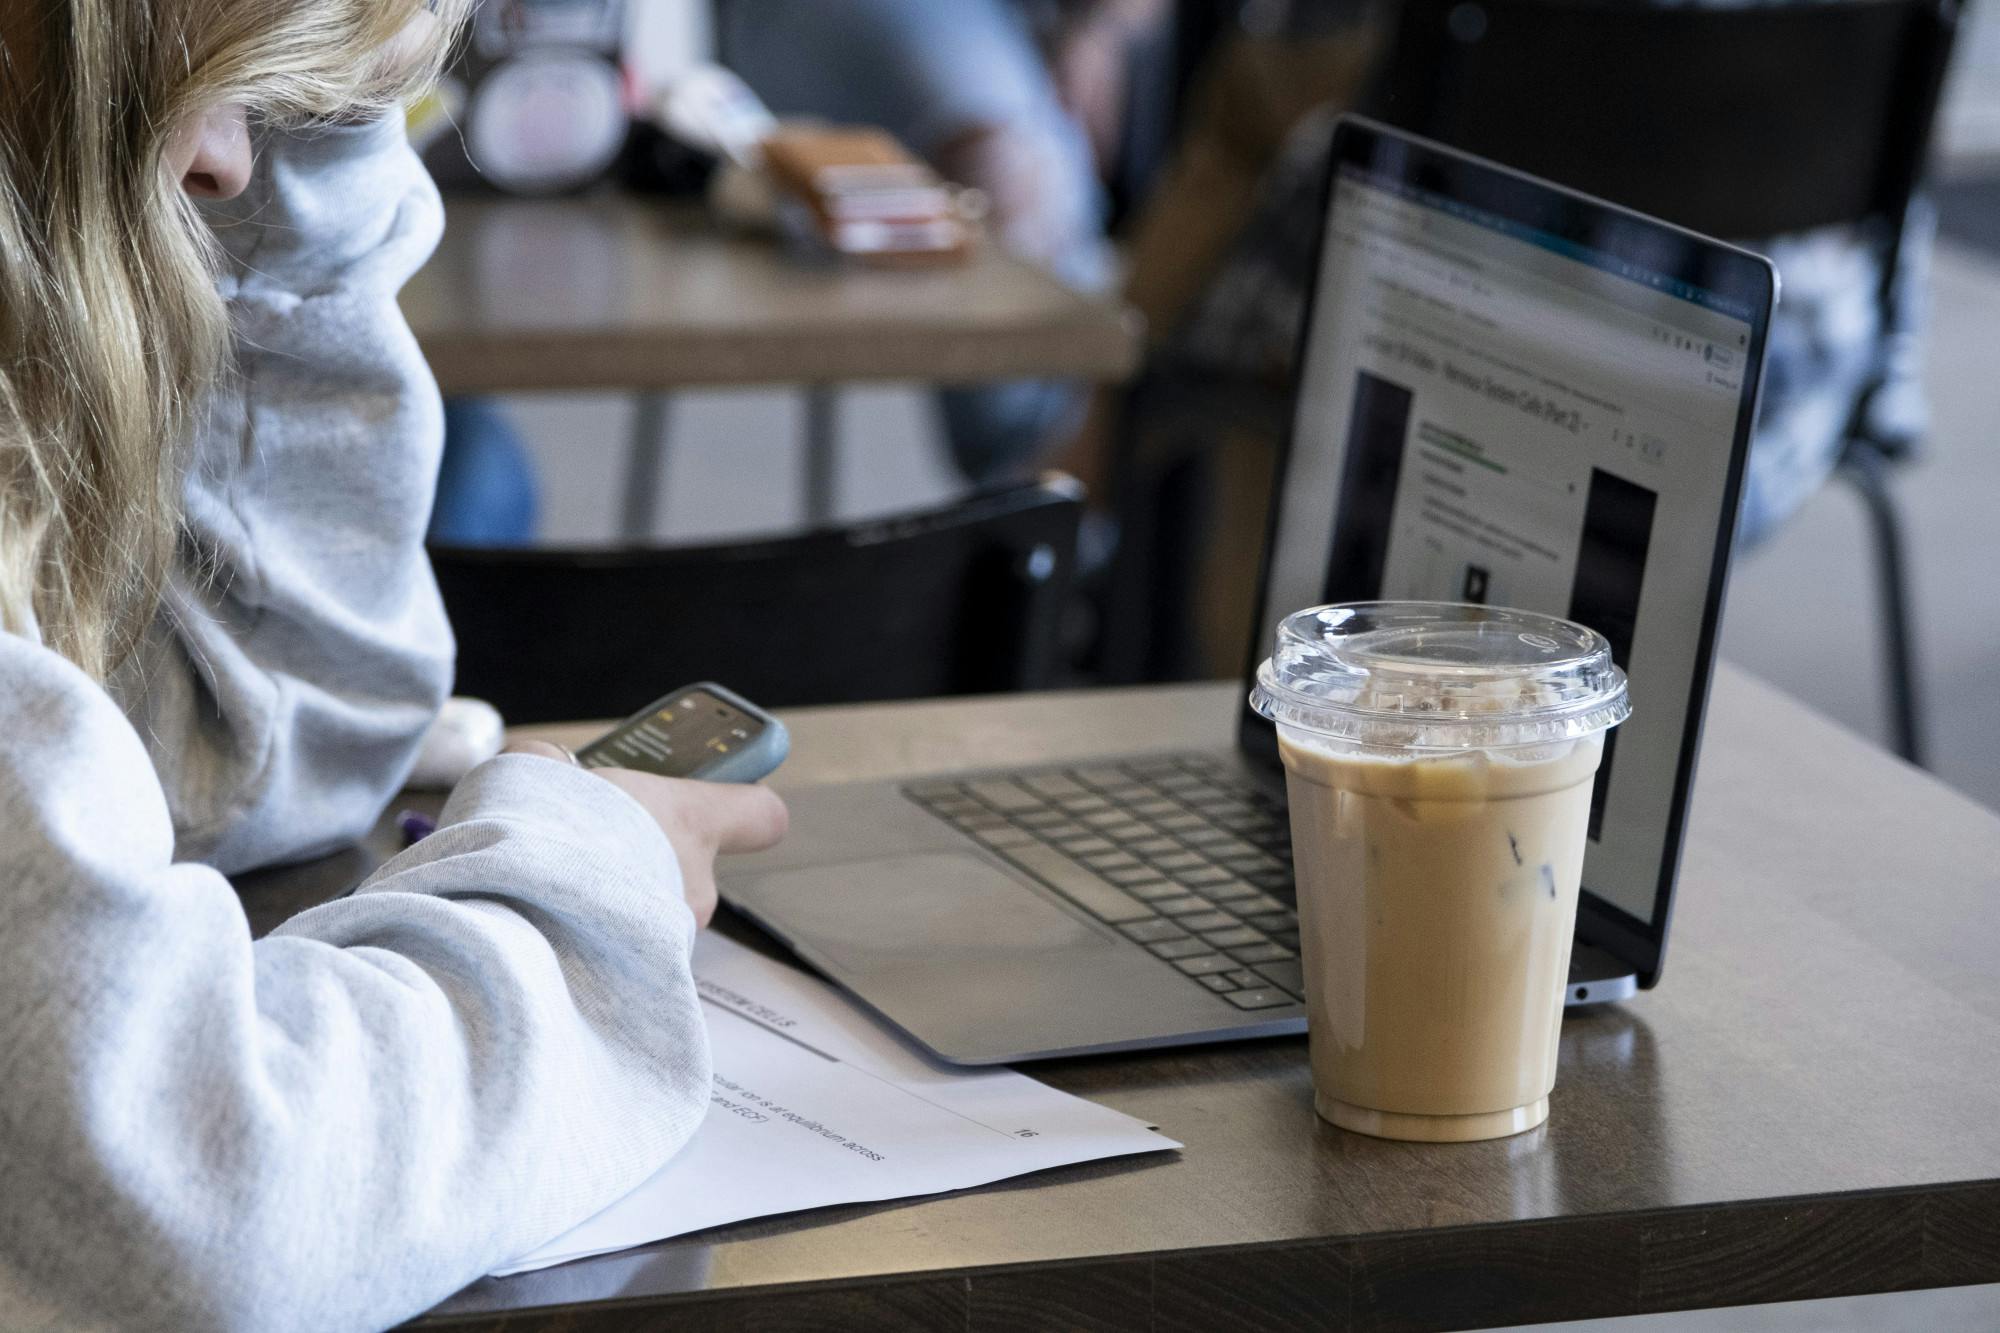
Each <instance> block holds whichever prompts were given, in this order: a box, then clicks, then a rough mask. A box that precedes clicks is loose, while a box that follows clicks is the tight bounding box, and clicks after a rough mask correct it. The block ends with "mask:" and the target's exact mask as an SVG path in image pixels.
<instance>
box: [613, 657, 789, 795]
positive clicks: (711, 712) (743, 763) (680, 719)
mask: <svg viewBox="0 0 2000 1333" xmlns="http://www.w3.org/2000/svg"><path fill="white" fill-rule="evenodd" d="M791 743H792V742H791V737H790V736H789V735H787V734H786V732H785V724H784V723H782V722H780V721H778V719H777V718H775V717H772V716H771V715H770V714H769V713H767V712H765V711H764V710H763V709H761V708H759V707H758V706H757V705H756V704H753V703H751V702H750V701H749V700H748V699H745V698H744V697H743V696H742V695H740V694H735V693H732V692H731V691H729V690H725V689H724V688H722V686H720V685H717V684H715V683H714V682H713V681H702V682H701V683H700V684H697V685H687V686H683V687H682V688H680V689H678V690H675V691H674V692H673V693H672V694H669V695H668V696H667V697H666V698H664V699H656V700H654V701H653V702H652V703H650V704H648V705H647V706H646V707H644V708H642V709H640V710H639V711H638V712H636V713H634V714H633V715H632V716H631V717H628V718H626V719H625V720H624V721H623V722H620V723H619V724H618V725H617V726H615V727H613V728H612V729H611V730H610V731H607V732H605V733H604V734H603V735H602V736H599V737H598V738H597V739H596V740H594V741H592V742H591V743H590V744H588V745H586V746H584V747H583V748H582V749H580V750H578V751H577V752H576V759H577V762H578V763H580V764H582V765H583V766H584V767H585V768H636V769H639V770H640V771H642V772H646V773H658V774H659V775H660V776H661V777H668V778H699V779H701V780H702V781H704V782H755V781H757V780H758V779H759V778H762V777H765V776H767V775H768V774H770V772H771V771H772V770H773V769H775V768H777V766H778V765H779V764H782V763H783V762H785V755H786V754H788V753H789V752H790V750H791Z"/></svg>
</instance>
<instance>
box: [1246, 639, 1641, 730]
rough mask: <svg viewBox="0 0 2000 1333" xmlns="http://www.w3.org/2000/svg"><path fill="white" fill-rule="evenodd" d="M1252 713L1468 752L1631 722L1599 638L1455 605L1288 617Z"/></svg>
mask: <svg viewBox="0 0 2000 1333" xmlns="http://www.w3.org/2000/svg"><path fill="white" fill-rule="evenodd" d="M1250 705H1251V707H1253V708H1255V709H1256V710H1257V711H1258V712H1259V713H1262V714H1263V715H1264V716H1265V717H1268V718H1270V719H1271V720H1272V721H1274V722H1278V723H1281V724H1283V725H1285V726H1287V727H1292V728H1296V729H1298V730H1301V731H1305V732H1310V733H1314V734H1317V735H1322V736H1329V737H1334V738H1337V739H1340V740H1343V741H1349V742H1354V743H1359V744H1362V745H1383V746H1394V747H1396V748H1399V749H1417V750H1466V749H1480V748H1485V747H1488V746H1516V745H1540V744H1549V743H1552V742H1557V741H1565V740H1575V739H1577V738H1579V737H1583V736H1590V735H1594V734H1595V733H1597V732H1600V731H1604V730H1606V729H1608V728H1610V727H1615V726H1617V725H1618V724H1619V723H1620V722H1623V721H1624V720H1625V719H1626V718H1627V717H1629V716H1631V713H1632V707H1631V704H1630V702H1629V700H1628V699H1627V697H1626V689H1625V673H1624V672H1623V671H1620V670H1619V669H1618V667H1617V665H1616V664H1615V663H1613V662H1612V660H1611V645H1610V643H1609V642H1607V641H1606V640H1605V638H1604V636H1603V635H1602V634H1599V633H1598V632H1597V631H1596V630H1593V629H1589V628H1587V627H1585V626H1583V625H1579V624H1577V623H1575V622H1574V621H1569V620H1562V619H1559V618H1558V617H1555V616H1545V615H1538V614H1536V613H1535V612H1532V611H1516V610H1512V609H1509V608H1506V607H1490V606H1467V605H1461V604H1458V603H1454V602H1348V603H1344V604H1341V605H1335V606H1314V607H1308V608H1306V609H1305V610H1303V611H1298V612H1295V613H1293V614H1292V615H1289V616H1287V617H1285V620H1284V623H1283V624H1281V625H1279V626H1278V642H1277V649H1276V651H1275V652H1274V653H1273V654H1272V655H1271V657H1270V658H1268V659H1267V660H1266V661H1265V662H1264V664H1263V665H1262V666H1260V667H1259V668H1258V669H1257V687H1256V689H1254V690H1252V691H1251V694H1250Z"/></svg>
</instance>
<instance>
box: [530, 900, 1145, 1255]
mask: <svg viewBox="0 0 2000 1333" xmlns="http://www.w3.org/2000/svg"><path fill="white" fill-rule="evenodd" d="M694 971H695V977H696V979H697V981H698V982H699V983H700V985H701V991H702V997H703V999H704V1000H706V1001H707V1003H706V1004H705V1005H704V1006H703V1007H704V1009H705V1010H706V1012H707V1015H708V1031H709V1039H710V1042H711V1044H712V1045H713V1048H714V1052H715V1088H714V1093H713V1098H712V1102H711V1104H710V1106H709V1112H708V1119H707V1120H705V1121H704V1122H703V1123H702V1127H701V1129H700V1130H698V1131H697V1132H696V1134H695V1136H694V1138H693V1139H692V1140H690V1141H689V1143H688V1145H687V1146H686V1147H685V1148H683V1149H682V1150H681V1151H680V1153H679V1154H678V1155H677V1156H675V1157H674V1159H673V1160H672V1161H670V1162H668V1163H667V1164H666V1166H664V1167H662V1168H661V1169H660V1170H659V1171H658V1172H656V1173H655V1174H654V1175H653V1177H652V1178H651V1179H650V1180H648V1181H646V1183H645V1184H643V1185H641V1186H639V1188H638V1189H636V1190H634V1191H632V1193H630V1194H628V1195H626V1196H625V1197H624V1198H623V1199H621V1200H619V1201H618V1202H617V1203H615V1204H613V1205H612V1206H611V1207H609V1208H607V1209H605V1210H604V1211H603V1212H601V1213H599V1214H598V1215H597V1216H596V1217H593V1218H591V1219H590V1220H589V1221H588V1222H585V1223H584V1224H583V1225H581V1226H579V1227H577V1228H575V1229H574V1230H572V1231H570V1232H568V1233H567V1234H565V1235H562V1236H558V1237H557V1238H556V1239H554V1240H552V1241H550V1242H549V1243H548V1244H547V1245H544V1246H542V1248H540V1249H539V1250H536V1251H534V1252H533V1253H532V1254H527V1255H524V1256H522V1257H521V1258H520V1259H517V1260H515V1261H514V1262H513V1263H511V1264H508V1265H507V1266H505V1267H504V1268H500V1269H497V1270H495V1271H496V1275H498V1276H504V1275H506V1274H509V1273H522V1272H526V1271H528V1270H529V1269H531V1268H545V1267H547V1266H548V1265H550V1264H558V1263H562V1262H563V1261H565V1260H568V1259H580V1258H583V1257H584V1256H586V1255H592V1254H603V1253H605V1252H607V1251H610V1250H622V1249H624V1248H626V1247H627V1246H631V1245H643V1244H645V1243H646V1242H648V1241H654V1240H664V1239H665V1238H667V1237H669V1236H679V1235H683V1234H685V1233H687V1232H690V1231H700V1230H702V1229H704V1228H706V1227H713V1226H720V1225H722V1224H723V1223H725V1222H740V1221H743V1220H744V1219H746V1218H752V1217H768V1216H771V1215H772V1214H775V1213H790V1212H796V1211H798V1210H799V1209H802V1208H823V1207H826V1206H828V1205H830V1204H842V1203H861V1202H866V1201H869V1200H876V1199H903V1198H910V1197H913V1196H916V1195H922V1194H936V1193H939V1192H941V1191H944V1190H955V1189H966V1188H968V1187H970V1186H973V1185H984V1184H988V1183H990V1182H992V1181H995V1180H1005V1179H1007V1178H1008V1177H1010V1176H1018V1175H1024V1174H1026V1173H1028V1172H1030V1171H1041V1170H1045V1169H1047V1168H1049V1167H1053V1166H1065V1165H1068V1164H1069V1163H1072V1162H1088V1161H1094V1160H1096V1159H1098V1158H1103V1157H1122V1156H1126V1155H1129V1154H1132V1153H1143V1152H1160V1151H1163V1150H1165V1149H1169V1148H1178V1147H1180V1146H1181V1145H1180V1144H1178V1143H1176V1142H1174V1141H1173V1140H1172V1139H1169V1138H1166V1137H1165V1136H1163V1135H1161V1134H1159V1133H1156V1132H1155V1131H1154V1130H1153V1129H1152V1128H1151V1127H1149V1126H1147V1125H1145V1124H1144V1123H1142V1122H1140V1121H1138V1120H1134V1119H1133V1118H1132V1117H1131V1116H1128V1115H1124V1114H1122V1113H1120V1112H1117V1111H1112V1110H1109V1109H1107V1108H1105V1107H1102V1106H1098V1105H1096V1104H1095V1103H1092V1102H1087V1101H1084V1100H1082V1099H1081V1098H1077V1097H1072V1096H1070V1095H1069V1094H1068V1093H1066V1092H1058V1091H1056V1090H1055V1089H1054V1088H1051V1087H1048V1086H1047V1085H1046V1084H1042V1083H1038V1082H1036V1081H1035V1080H1034V1079H1031V1078H1029V1077H1027V1076H1026V1075H1024V1074H1018V1073H1015V1072H1014V1071H1013V1070H1011V1069H978V1070H968V1069H960V1068H954V1067H951V1066H948V1065H940V1064H936V1063H933V1062H932V1061H930V1060H929V1059H927V1058H926V1057H924V1056H923V1055H921V1054H919V1053H918V1052H917V1051H915V1050H914V1049H913V1048H912V1047H910V1046H908V1045H906V1044H905V1043H904V1042H903V1041H902V1040H900V1039H899V1038H897V1037H894V1036H892V1035H890V1034H889V1033H888V1032H887V1031H885V1030H884V1029H883V1028H881V1027H880V1026H879V1025H878V1024H877V1022H876V1021H875V1020H874V1019H872V1018H870V1017H869V1016H868V1015H866V1014H865V1013H863V1012H862V1011H861V1010H860V1009H859V1008H857V1007H856V1006H855V1005H854V1004H853V1002H852V1001H850V1000H848V999H847V998H846V997H845V996H843V995H841V994H840V993H839V992H838V991H836V990H834V989H833V988H832V987H831V986H828V985H827V984H826V983H824V982H822V981H820V980H818V979H817V978H814V977H810V976H807V975H806V974H805V973H803V972H800V971H799V970H798V969H796V968H793V967H789V966H787V965H785V964H783V963H778V962H773V961H772V960H771V959H768V958H766V957H764V956H763V955H761V954H759V953H757V952H755V951H754V950H751V949H746V948H744V947H743V946H742V945H740V944H737V943H735V942H734V941H732V940H729V939H725V938H723V937H722V936H719V935H716V934H713V933H704V934H703V935H702V937H701V939H700V942H699V943H698V944H697V945H696V947H695V957H694Z"/></svg>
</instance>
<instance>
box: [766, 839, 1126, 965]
mask: <svg viewBox="0 0 2000 1333" xmlns="http://www.w3.org/2000/svg"><path fill="white" fill-rule="evenodd" d="M729 898H730V900H731V901H732V902H735V903H738V904H739V905H741V906H743V907H745V908H748V909H749V910H750V911H751V913H752V914H754V915H757V916H760V917H763V918H765V919H766V920H767V921H768V922H769V923H770V924H771V925H772V926H773V927H775V928H776V929H777V930H778V931H779V933H780V934H783V935H785V936H788V937H790V938H791V939H792V940H793V942H794V943H795V944H797V945H800V946H802V947H803V948H804V950H805V951H806V952H808V953H815V954H820V955H823V956H824V957H825V958H826V959H827V960H828V961H829V962H832V963H834V964H835V965H837V966H839V967H842V968H846V969H851V970H853V971H856V972H863V973H867V972H880V971H883V970H885V969H891V968H896V967H899V966H908V965H909V964H911V963H921V964H922V965H923V966H924V967H926V968H949V967H951V966H952V965H953V964H954V963H975V964H990V963H993V962H996V961H1001V960H1004V959H1009V958H1010V957H1011V958H1012V959H1013V960H1014V961H1016V962H1017V963H1018V962H1021V961H1026V960H1029V959H1032V960H1034V961H1035V962H1037V963H1044V962H1046V961H1048V960H1049V959H1050V956H1051V955H1053V954H1056V953H1059V952H1065V951H1067V950H1071V949H1077V948H1086V949H1089V948H1095V949H1112V948H1118V947H1120V945H1119V943H1118V942H1117V941H1115V940H1112V939H1107V938H1105V937H1104V936H1103V935H1101V934H1099V933H1098V932H1097V931H1096V930H1094V929H1092V928H1091V926H1089V925H1088V924H1086V923H1085V922H1083V921H1081V920H1079V919H1077V918H1076V917H1074V916H1071V915H1070V914H1069V913H1068V912H1065V911H1064V910H1063V909H1062V908H1060V907H1057V906H1056V905H1055V904H1054V903H1052V902H1049V901H1048V900H1047V899H1045V898H1043V897H1042V896H1041V895H1040V894H1038V893H1036V892H1034V891H1033V890H1032V889H1029V888H1028V887H1027V886H1026V885H1024V884H1022V883H1021V882H1020V881H1018V880H1016V879H1014V878H1013V877H1012V876H1010V875H1008V874H1007V873H1006V872H1005V871H1003V870H1000V869H998V868H997V867H995V866H993V865H991V864H989V863H988V862H986V861H982V860H980V859H979V858H978V857H976V856H971V855H967V854H965V853H959V852H931V853H920V854H914V855H908V856H896V857H886V858H883V859H881V860H875V861H849V862H846V863H844V864H841V865H830V866H827V865H823V866H810V867H801V868H799V869H796V870H781V871H776V872H774V873H772V874H768V875H759V876H756V877H754V878H749V879H746V880H741V881H735V882H732V883H731V885H730V889H729Z"/></svg>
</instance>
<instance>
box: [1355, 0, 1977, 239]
mask: <svg viewBox="0 0 2000 1333" xmlns="http://www.w3.org/2000/svg"><path fill="white" fill-rule="evenodd" d="M1959 8H1960V0H1830V2H1829V0H1813V2H1810V3H1783V2H1779V3H1765V4H1750V5H1733V6H1718V5H1711V4H1696V5H1673V6H1663V5H1658V4H1644V3H1641V4H1634V3H1631V0H1608V2H1602V3H1595V2H1588V0H1586V2H1583V3H1579V2H1578V0H1404V3H1403V4H1402V5H1401V8H1400V17H1399V19H1398V21H1397V30H1396V32H1397V35H1396V40H1395V42H1394V43H1393V46H1392V55H1391V57H1390V60H1389V65H1388V68H1387V70H1386V71H1385V73H1384V75H1383V77H1382V78H1381V80H1380V82H1379V83H1378V85H1377V91H1376V95H1375V99H1374V100H1375V105H1374V107H1373V110H1374V111H1375V112H1376V114H1377V115H1379V116H1381V117H1382V118H1383V119H1385V120H1387V121H1388V122H1389V123H1391V124H1394V125H1397V126H1400V127H1401V128H1404V129H1407V130H1410V131H1412V132H1414V133H1418V134H1423V135H1425V136H1427V137H1429V138H1433V139H1437V140H1440V141H1442V142H1444V143H1447V144H1450V145H1452V146H1453V147H1457V148H1463V149H1466V150H1468V151H1470V152H1474V153H1478V154H1480V155H1481V156H1484V157H1490V158H1493V159H1494V160H1496V161H1499V162H1502V163H1505V164H1506V165H1508V166H1512V167H1516V168H1519V169H1521V170H1523V171H1527V172H1531V173H1533V174H1535V175H1539V176H1546V177H1548V178H1549V179H1551V180H1554V181H1557V182H1559V183H1561V184H1564V185H1569V186H1572V187H1574V188H1577V189H1581V190H1584V191H1586V192H1588V193H1591V194H1595V195H1598V196H1600V197H1602V198H1605V199H1609V200H1611V201H1612V202H1613V203H1619V204H1624V205H1626V206H1628V207H1631V208H1636V209H1638V210H1640V211H1641V212H1646V213H1651V214H1654V215H1655V216H1658V217H1663V218H1666V219H1667V220H1669V221H1671V222H1677V223H1680V224H1681V225H1683V226H1686V227H1691V228H1693V229H1694V230H1696V231H1701V232H1706V233H1708V234H1710V235H1716V236H1724V237H1748V238H1757V237H1766V236H1775V235H1781V234H1784V233H1787V232H1793V231H1802V230H1805V229H1807V228H1811V227H1816V226H1821V225H1825V224H1830V223H1838V222H1862V221H1866V220H1870V219H1882V220H1883V221H1885V222H1886V223H1887V224H1888V226H1889V227H1891V228H1894V229H1900V227H1901V224H1902V218H1903V214H1904V213H1905V211H1906V210H1907V207H1908V201H1909V197H1910V194H1911V192H1912V191H1913V190H1914V188H1915V186H1916V183H1917V181H1918V179H1919V177H1920V176H1921V174H1922V171H1923V166H1924V160H1925V156H1926V151H1927V146H1928V142H1929V138H1930V131H1931V124H1932V121H1933V119H1934V118H1935V115H1936V110H1937V102H1938V94H1939V90H1940V87H1941V86H1942V83H1943V78H1944V70H1945V66H1946V64H1947V62H1948V61H1949V59H1950V52H1951V44H1952V39H1953V37H1954V35H1955V32H1956V29H1957V22H1958V15H1959Z"/></svg>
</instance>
